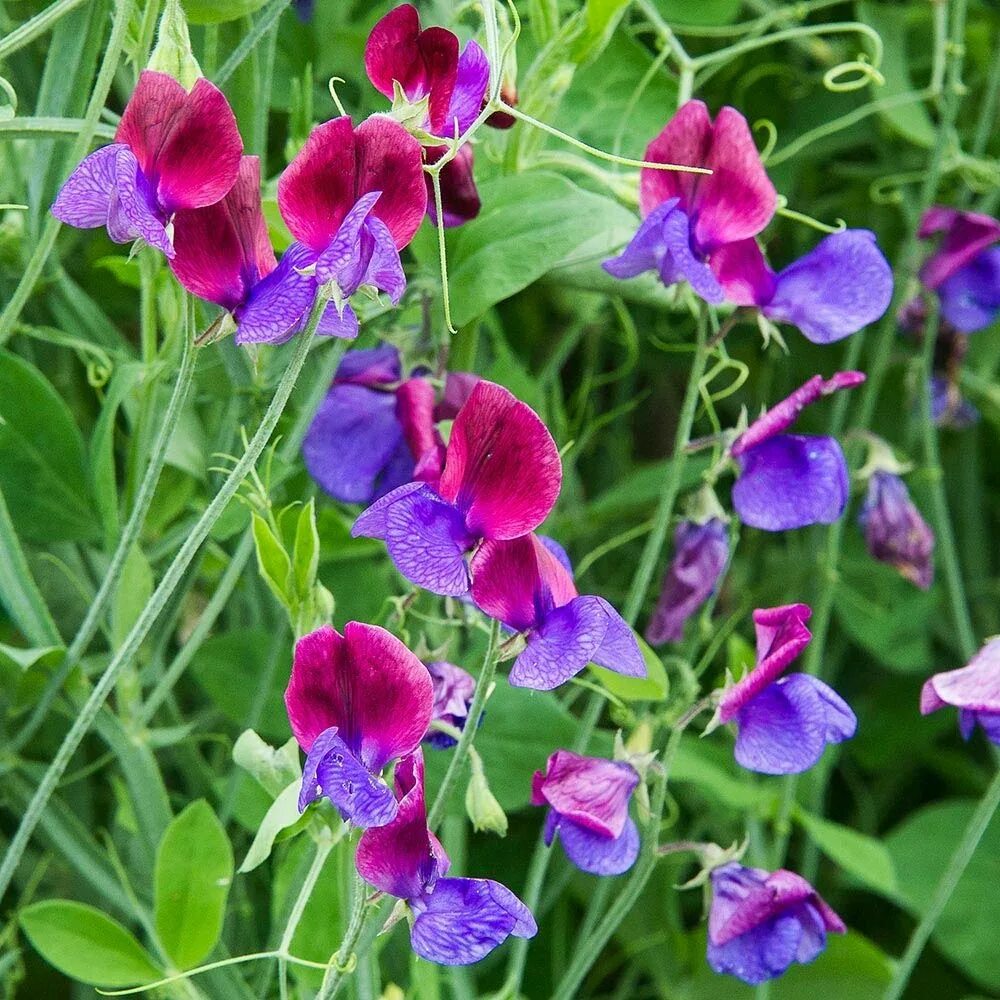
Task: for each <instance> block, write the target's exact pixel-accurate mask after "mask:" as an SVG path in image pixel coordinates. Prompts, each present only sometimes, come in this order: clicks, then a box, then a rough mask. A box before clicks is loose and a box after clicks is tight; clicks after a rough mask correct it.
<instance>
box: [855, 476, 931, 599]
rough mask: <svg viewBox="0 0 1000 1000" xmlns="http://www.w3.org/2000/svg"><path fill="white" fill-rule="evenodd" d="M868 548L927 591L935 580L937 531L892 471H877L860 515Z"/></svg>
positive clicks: (878, 557)
mask: <svg viewBox="0 0 1000 1000" xmlns="http://www.w3.org/2000/svg"><path fill="white" fill-rule="evenodd" d="M859 521H860V522H861V527H862V529H863V530H864V533H865V542H866V544H867V545H868V551H869V552H870V553H871V554H872V555H873V556H874V557H875V558H876V559H878V560H879V561H880V562H884V563H888V564H889V565H890V566H895V567H896V569H898V570H899V572H900V573H901V574H902V575H903V576H904V577H905V578H906V579H907V580H909V581H910V582H911V583H914V584H916V585H917V586H918V587H920V589H921V590H926V589H927V588H928V587H929V586H930V585H931V583H932V582H933V580H934V532H933V531H931V529H930V527H929V526H928V524H927V522H926V521H925V520H924V519H923V517H922V516H921V514H920V511H919V510H917V508H916V507H915V506H914V503H913V501H912V500H911V499H910V491H909V490H908V489H907V488H906V483H904V482H903V480H902V479H900V478H899V476H897V475H895V474H894V473H892V472H886V471H884V470H876V471H875V472H873V473H872V476H871V479H869V480H868V495H867V496H866V497H865V502H864V505H863V506H862V508H861V513H860V515H859Z"/></svg>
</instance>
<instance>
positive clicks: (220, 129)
mask: <svg viewBox="0 0 1000 1000" xmlns="http://www.w3.org/2000/svg"><path fill="white" fill-rule="evenodd" d="M242 153H243V140H242V139H241V138H240V133H239V129H238V128H237V127H236V117H235V116H234V115H233V111H232V108H230V107H229V102H228V101H227V100H226V98H225V95H224V94H223V93H222V91H221V90H219V88H218V87H216V86H215V85H214V84H212V83H209V81H208V80H206V79H204V78H202V79H199V80H198V81H197V82H196V83H195V85H194V87H193V88H192V89H191V92H190V93H188V91H186V90H185V89H184V87H182V86H181V84H179V83H178V82H177V81H176V80H175V79H174V78H173V77H172V76H170V75H169V74H167V73H158V72H156V71H155V70H148V69H147V70H143V71H142V73H140V74H139V82H138V83H137V84H136V87H135V90H134V91H133V92H132V96H131V97H130V98H129V102H128V104H127V105H126V106H125V110H124V112H123V113H122V118H121V121H120V122H119V124H118V129H117V131H116V132H115V141H114V142H113V143H112V144H111V145H110V146H104V147H103V148H101V149H98V150H97V151H96V152H94V153H91V154H90V155H89V156H88V157H86V159H84V160H83V161H82V162H81V163H80V165H79V166H78V167H77V168H76V169H75V170H74V171H73V173H72V174H70V176H69V179H68V180H67V181H66V183H65V184H64V185H63V186H62V189H61V190H60V192H59V195H58V197H57V198H56V200H55V204H53V206H52V214H53V215H54V216H55V217H56V218H57V219H59V220H60V221H61V222H65V223H67V224H68V225H70V226H76V227H77V228H78V229H96V228H98V227H100V226H105V227H106V228H107V230H108V235H109V236H110V237H111V239H112V240H114V241H115V243H131V242H132V241H133V240H136V239H142V240H145V241H146V243H148V244H149V245H150V246H153V247H156V248H157V249H158V250H161V251H162V252H163V253H164V254H166V255H167V257H172V256H173V255H174V246H173V240H172V238H171V229H170V224H171V220H172V219H173V216H174V213H175V212H179V211H180V210H182V209H189V208H204V207H205V206H206V205H214V204H215V203H216V202H217V201H219V200H220V199H221V198H223V197H224V196H225V194H226V192H228V191H229V189H230V188H231V187H232V186H233V184H234V183H235V181H236V175H237V172H238V171H239V167H240V156H241V155H242Z"/></svg>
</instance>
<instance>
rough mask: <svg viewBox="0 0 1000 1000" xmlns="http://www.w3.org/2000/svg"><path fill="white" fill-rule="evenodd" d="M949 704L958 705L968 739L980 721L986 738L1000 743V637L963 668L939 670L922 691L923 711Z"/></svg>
mask: <svg viewBox="0 0 1000 1000" xmlns="http://www.w3.org/2000/svg"><path fill="white" fill-rule="evenodd" d="M945 705H954V706H955V707H956V708H957V709H958V710H959V711H958V724H959V728H960V730H961V732H962V736H963V737H964V738H965V739H969V738H970V737H971V736H972V732H973V730H974V729H975V727H976V726H977V725H979V726H982V729H983V732H985V733H986V738H987V739H988V740H989V741H990V742H991V743H995V744H996V745H997V746H1000V638H993V639H990V641H989V642H987V643H986V645H985V646H983V648H982V649H981V650H980V651H979V652H978V653H976V655H975V656H974V657H973V658H972V660H971V661H970V662H969V665H968V666H966V667H962V668H960V669H959V670H949V671H947V672H945V673H942V674H935V675H934V676H933V677H932V678H931V679H930V680H929V681H927V683H926V684H924V687H923V690H922V691H921V692H920V713H921V715H929V714H930V713H931V712H936V711H937V710H938V709H939V708H944V707H945Z"/></svg>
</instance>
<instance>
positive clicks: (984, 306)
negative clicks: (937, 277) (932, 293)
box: [938, 247, 1000, 333]
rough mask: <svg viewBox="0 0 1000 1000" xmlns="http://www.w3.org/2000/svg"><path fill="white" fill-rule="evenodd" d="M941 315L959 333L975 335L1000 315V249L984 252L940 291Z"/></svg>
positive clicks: (994, 248)
mask: <svg viewBox="0 0 1000 1000" xmlns="http://www.w3.org/2000/svg"><path fill="white" fill-rule="evenodd" d="M938 296H939V297H940V299H941V315H942V316H943V317H944V318H945V319H946V320H947V321H948V322H949V323H951V325H952V326H953V327H955V329H956V330H960V331H961V332H962V333H975V332H976V331H977V330H982V329H983V328H984V327H987V326H989V325H990V324H991V323H992V322H993V321H994V320H995V319H996V318H997V313H998V312H1000V247H993V248H992V249H990V250H984V251H983V252H982V253H980V254H979V255H978V256H977V257H974V258H973V259H972V260H971V261H969V263H968V264H966V265H965V266H964V267H962V268H960V269H959V270H958V271H956V272H955V273H954V274H953V275H951V276H950V277H949V278H947V279H946V280H945V281H943V282H942V283H941V285H940V287H939V288H938Z"/></svg>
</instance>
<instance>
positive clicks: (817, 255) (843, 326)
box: [713, 229, 892, 344]
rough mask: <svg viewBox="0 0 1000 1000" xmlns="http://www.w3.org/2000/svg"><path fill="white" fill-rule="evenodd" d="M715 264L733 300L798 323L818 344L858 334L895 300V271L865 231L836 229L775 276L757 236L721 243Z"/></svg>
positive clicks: (774, 318) (776, 318) (781, 320)
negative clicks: (736, 241)
mask: <svg viewBox="0 0 1000 1000" xmlns="http://www.w3.org/2000/svg"><path fill="white" fill-rule="evenodd" d="M713 268H714V271H715V274H716V277H717V278H718V279H719V282H720V284H721V285H722V287H723V288H724V289H725V294H726V299H727V300H728V301H729V302H732V303H734V304H735V305H738V306H756V307H757V308H758V309H759V310H760V311H761V312H762V313H763V314H764V316H766V317H767V318H768V319H770V320H772V321H773V322H775V323H790V324H792V325H793V326H797V327H798V328H799V330H800V331H801V332H802V335H803V336H804V337H805V338H806V339H807V340H811V341H812V342H813V343H814V344H832V343H834V342H836V341H838V340H842V339H843V338H844V337H849V336H850V335H851V334H852V333H856V332H857V331H858V330H860V329H861V328H862V327H864V326H867V325H868V324H869V323H873V322H874V321H875V320H877V319H879V317H881V316H882V315H883V314H884V313H885V311H886V309H888V308H889V302H890V300H891V299H892V269H891V268H890V267H889V263H888V261H887V260H886V259H885V257H884V256H883V255H882V251H881V250H879V248H878V244H877V243H876V242H875V234H874V233H872V232H869V230H867V229H847V230H845V231H844V232H841V233H833V234H832V235H830V236H827V237H826V238H825V239H823V240H820V242H819V244H817V246H816V247H815V248H814V249H812V250H810V251H809V253H807V254H805V256H803V257H800V258H799V259H798V260H796V261H793V262H792V263H791V264H789V265H788V267H786V268H784V269H783V270H782V271H779V272H778V273H777V274H775V273H774V272H773V271H772V270H771V268H770V267H769V266H768V263H767V261H766V260H765V259H764V255H763V253H761V250H760V247H759V246H758V245H757V241H756V240H754V239H747V240H741V241H740V242H738V243H730V244H728V245H727V246H724V247H721V248H720V249H719V250H718V252H717V253H716V255H715V257H714V258H713Z"/></svg>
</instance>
